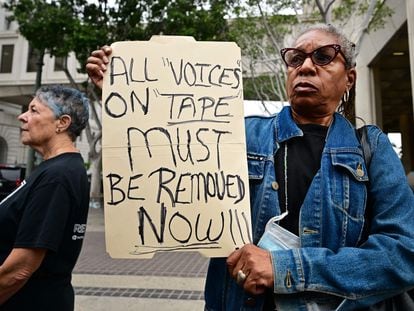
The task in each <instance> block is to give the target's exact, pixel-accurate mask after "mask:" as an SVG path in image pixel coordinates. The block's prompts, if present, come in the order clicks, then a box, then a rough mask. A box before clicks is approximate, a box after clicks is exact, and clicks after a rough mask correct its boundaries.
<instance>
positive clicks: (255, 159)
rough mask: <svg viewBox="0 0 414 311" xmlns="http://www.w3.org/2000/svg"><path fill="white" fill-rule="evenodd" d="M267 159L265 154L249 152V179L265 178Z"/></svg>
mask: <svg viewBox="0 0 414 311" xmlns="http://www.w3.org/2000/svg"><path fill="white" fill-rule="evenodd" d="M265 159H266V157H265V156H263V155H257V154H252V153H248V154H247V167H248V172H249V179H250V180H252V179H263V176H264V168H265Z"/></svg>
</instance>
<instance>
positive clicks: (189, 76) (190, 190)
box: [102, 37, 251, 258]
mask: <svg viewBox="0 0 414 311" xmlns="http://www.w3.org/2000/svg"><path fill="white" fill-rule="evenodd" d="M191 39H192V38H190V39H189V38H183V37H156V38H153V39H151V41H149V42H117V43H114V44H113V45H112V49H113V52H112V55H111V57H110V62H109V64H108V70H107V73H106V76H105V78H104V88H103V100H102V105H103V107H102V108H103V127H104V130H103V178H104V200H105V232H106V243H107V250H108V252H109V253H110V255H111V256H112V257H116V258H135V257H136V258H142V257H152V256H153V254H154V253H156V252H158V251H174V250H198V251H200V252H202V253H203V254H205V255H206V256H209V257H216V256H227V255H228V254H229V253H230V252H231V251H233V250H234V249H235V247H238V246H241V245H243V244H245V243H248V242H250V241H251V229H250V228H251V221H250V208H249V193H248V184H247V180H248V179H247V164H246V159H245V154H246V152H245V137H244V121H243V97H242V77H241V68H240V50H239V48H238V47H237V46H236V45H235V44H234V43H223V42H222V43H218V42H196V41H194V40H191Z"/></svg>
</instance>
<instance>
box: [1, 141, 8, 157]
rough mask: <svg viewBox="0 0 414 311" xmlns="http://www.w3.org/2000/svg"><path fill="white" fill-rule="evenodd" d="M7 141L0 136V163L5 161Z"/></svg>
mask: <svg viewBox="0 0 414 311" xmlns="http://www.w3.org/2000/svg"><path fill="white" fill-rule="evenodd" d="M7 151H8V148H7V142H6V140H5V139H4V138H3V137H0V163H6V162H7Z"/></svg>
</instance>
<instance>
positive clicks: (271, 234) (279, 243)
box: [257, 214, 300, 251]
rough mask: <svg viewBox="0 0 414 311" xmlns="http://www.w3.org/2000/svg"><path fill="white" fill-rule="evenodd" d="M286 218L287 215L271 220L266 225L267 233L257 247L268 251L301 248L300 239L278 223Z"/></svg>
mask: <svg viewBox="0 0 414 311" xmlns="http://www.w3.org/2000/svg"><path fill="white" fill-rule="evenodd" d="M285 216H286V215H285V214H282V215H279V216H275V217H272V218H270V220H269V221H268V222H267V224H266V228H265V232H264V233H263V235H262V237H261V238H260V241H259V243H258V244H257V246H259V247H260V248H263V249H267V250H268V251H276V250H283V249H292V248H299V247H300V238H299V237H298V236H297V235H295V234H293V233H292V232H290V231H288V230H286V229H285V228H282V227H281V226H279V225H278V224H277V222H278V221H279V220H281V219H282V218H284V217H285Z"/></svg>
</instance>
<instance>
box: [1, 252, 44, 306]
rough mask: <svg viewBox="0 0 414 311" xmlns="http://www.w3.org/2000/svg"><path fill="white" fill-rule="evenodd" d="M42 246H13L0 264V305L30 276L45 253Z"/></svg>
mask: <svg viewBox="0 0 414 311" xmlns="http://www.w3.org/2000/svg"><path fill="white" fill-rule="evenodd" d="M46 251H47V250H46V249H43V248H14V249H13V250H12V251H11V253H10V255H9V256H8V257H7V258H6V260H5V261H4V263H3V264H2V265H1V266H0V305H1V304H3V303H4V302H6V301H7V299H9V298H10V297H11V296H13V295H14V294H15V293H16V292H17V291H18V290H19V289H21V288H22V287H23V285H24V284H25V283H26V282H27V280H28V279H29V278H30V277H31V275H32V274H33V272H35V271H36V270H37V269H38V268H39V266H40V264H41V263H42V261H43V258H44V257H45V255H46Z"/></svg>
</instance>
